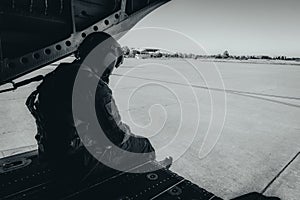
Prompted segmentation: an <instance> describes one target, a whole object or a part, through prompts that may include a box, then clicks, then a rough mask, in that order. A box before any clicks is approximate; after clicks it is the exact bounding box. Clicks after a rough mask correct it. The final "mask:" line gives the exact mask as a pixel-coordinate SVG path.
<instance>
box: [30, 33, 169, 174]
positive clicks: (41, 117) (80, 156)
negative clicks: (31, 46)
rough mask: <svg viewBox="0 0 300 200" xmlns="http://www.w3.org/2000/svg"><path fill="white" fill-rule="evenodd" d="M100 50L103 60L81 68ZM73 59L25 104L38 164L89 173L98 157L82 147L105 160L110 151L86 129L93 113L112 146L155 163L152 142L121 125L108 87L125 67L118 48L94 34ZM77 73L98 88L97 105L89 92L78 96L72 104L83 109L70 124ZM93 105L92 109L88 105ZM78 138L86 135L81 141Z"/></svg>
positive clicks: (110, 39)
mask: <svg viewBox="0 0 300 200" xmlns="http://www.w3.org/2000/svg"><path fill="white" fill-rule="evenodd" d="M99 45H100V46H101V47H100V49H101V54H99V55H97V57H96V62H95V63H94V66H88V65H85V64H83V62H84V60H85V59H86V57H87V56H88V55H89V54H90V52H91V51H92V50H93V49H94V48H96V47H97V46H99ZM75 56H76V60H75V61H74V62H72V63H62V64H60V65H59V66H58V67H57V68H56V69H55V70H54V71H53V72H51V73H49V74H48V75H47V76H46V77H45V78H44V81H43V82H42V83H41V85H39V86H38V87H37V90H36V91H34V92H33V93H32V94H31V95H30V97H29V98H28V100H27V106H28V108H29V110H30V111H31V113H32V114H33V115H34V117H35V118H36V123H37V128H38V131H37V132H38V133H37V135H36V140H37V142H38V150H39V156H40V159H41V160H42V161H47V162H50V163H52V164H54V165H57V164H58V163H60V164H61V163H66V162H68V163H70V162H76V164H78V163H80V164H81V165H82V166H83V167H85V168H93V166H95V165H96V163H97V164H99V162H98V161H97V160H96V159H95V158H96V157H97V156H96V155H91V153H90V152H88V151H87V148H86V147H87V146H88V145H89V144H91V146H92V147H93V148H94V146H96V147H95V148H97V149H100V150H99V151H97V152H98V153H99V154H100V155H99V156H103V154H104V153H105V152H106V151H107V150H109V148H111V146H108V145H107V144H104V145H103V144H102V141H99V137H98V134H97V133H95V132H94V130H95V129H93V127H94V125H92V124H91V123H90V118H89V116H88V115H90V112H93V108H95V111H96V115H97V119H98V122H99V124H100V125H101V128H102V130H103V132H104V134H105V135H106V137H107V138H108V139H109V140H110V141H111V142H112V144H114V145H116V146H117V147H119V148H121V149H123V150H126V151H129V152H133V153H147V154H146V155H147V158H145V160H147V159H148V160H153V159H155V150H154V148H153V146H152V145H151V143H150V141H149V140H148V139H147V138H143V137H139V136H136V135H134V134H133V133H132V132H131V130H130V128H129V126H128V125H126V124H125V123H123V122H122V121H121V117H120V114H119V112H118V109H117V106H116V103H115V101H114V99H113V96H112V91H111V89H110V88H109V86H108V83H109V77H110V75H111V73H112V71H113V70H114V68H118V67H119V66H120V65H121V64H122V63H123V55H122V49H121V47H120V45H119V44H118V42H117V41H116V40H115V39H114V38H113V37H111V36H110V35H108V34H106V33H103V32H101V33H93V34H91V35H89V36H88V37H87V38H86V39H85V40H84V41H83V42H82V44H81V45H80V47H79V48H78V51H77V52H76V53H75ZM96 65H97V66H96ZM79 73H80V74H81V75H83V76H84V77H85V78H86V80H85V81H86V82H93V81H94V82H95V83H96V85H97V87H96V94H95V99H92V98H91V96H90V93H91V92H92V91H90V89H89V88H85V89H84V90H81V91H80V92H82V93H81V94H80V95H79V96H80V97H79V99H78V98H77V99H76V101H77V105H76V106H79V107H84V108H83V110H82V112H80V115H79V116H76V118H74V116H73V110H72V109H73V106H74V103H73V104H72V102H74V99H72V98H73V97H74V94H73V90H74V88H73V87H74V84H75V81H76V77H77V76H78V74H79ZM93 100H95V105H92V103H93V102H94V101H93ZM78 132H89V134H86V135H84V136H82V135H80V136H81V137H79V134H78ZM94 136H95V137H94ZM100 138H101V137H100ZM83 144H84V145H83ZM95 148H94V149H95ZM95 152H96V151H95ZM110 155H114V154H110ZM109 159H111V160H112V161H113V160H114V158H109ZM124 159H126V158H124ZM119 160H122V159H119ZM171 163H172V158H171V157H170V158H166V159H165V160H163V161H161V164H162V165H163V166H165V167H170V166H171ZM80 164H79V165H80Z"/></svg>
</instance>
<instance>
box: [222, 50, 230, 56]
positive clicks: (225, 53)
mask: <svg viewBox="0 0 300 200" xmlns="http://www.w3.org/2000/svg"><path fill="white" fill-rule="evenodd" d="M222 57H223V58H229V57H230V54H229V52H228V51H227V50H226V51H224V53H223V56H222Z"/></svg>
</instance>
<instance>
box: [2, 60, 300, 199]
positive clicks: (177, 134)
mask: <svg viewBox="0 0 300 200" xmlns="http://www.w3.org/2000/svg"><path fill="white" fill-rule="evenodd" d="M71 60H72V58H67V59H65V60H64V61H65V62H70V61H71ZM57 64H58V63H54V64H52V65H51V66H47V67H45V68H43V69H40V70H38V71H36V72H33V73H32V74H29V75H27V76H25V77H23V78H28V77H31V76H34V75H37V74H46V73H48V72H50V71H51V70H53V69H54V68H55V66H57ZM299 77H300V67H299V66H289V65H272V64H251V63H226V62H225V63H212V62H205V61H198V60H182V59H144V60H137V59H125V61H124V64H123V66H122V67H120V68H119V69H117V70H116V71H115V72H114V74H113V76H112V79H111V83H110V86H111V88H112V89H113V95H114V97H115V100H116V102H117V105H118V108H119V110H120V112H121V116H122V119H123V121H124V122H125V123H127V124H128V125H129V126H130V127H131V129H132V132H133V133H135V134H137V135H142V136H145V137H148V138H150V140H151V142H152V143H153V145H154V147H155V148H156V150H157V157H158V159H163V158H164V157H165V156H167V155H170V156H173V158H174V163H173V165H172V167H171V170H173V171H175V172H177V173H179V174H180V175H182V176H183V177H185V178H186V179H189V180H191V181H192V182H194V183H196V184H198V185H199V186H200V187H203V188H205V189H206V190H208V191H210V192H213V193H215V194H216V195H217V196H220V197H222V198H224V199H230V198H233V197H236V196H239V195H242V194H245V193H248V192H253V191H257V192H264V194H266V195H273V196H278V197H280V198H282V199H283V200H299V199H300V156H299V155H298V153H299V152H300V147H299V142H300V123H299V122H300V87H299V86H300V82H299ZM23 78H22V79H23ZM37 85H38V84H37V83H32V84H30V85H27V86H24V87H23V88H20V89H18V90H16V91H14V92H9V93H4V94H0V121H1V126H0V157H5V156H9V155H13V154H16V153H20V152H23V151H28V150H32V149H35V148H36V143H35V140H34V135H35V133H36V127H35V122H34V119H33V118H32V116H31V115H30V113H29V111H27V109H26V107H25V101H26V98H27V96H28V95H29V94H30V93H31V92H32V91H33V90H34V89H35V87H36V86H37ZM6 87H9V85H5V86H1V87H0V90H1V89H4V88H6Z"/></svg>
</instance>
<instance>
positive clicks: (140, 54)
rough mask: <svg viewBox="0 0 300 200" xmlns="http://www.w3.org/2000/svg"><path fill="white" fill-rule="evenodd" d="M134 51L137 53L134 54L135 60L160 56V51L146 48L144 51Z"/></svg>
mask: <svg viewBox="0 0 300 200" xmlns="http://www.w3.org/2000/svg"><path fill="white" fill-rule="evenodd" d="M136 51H137V53H136V54H135V58H137V59H146V58H153V57H159V56H160V57H161V56H162V54H161V52H160V49H152V48H146V49H137V50H136Z"/></svg>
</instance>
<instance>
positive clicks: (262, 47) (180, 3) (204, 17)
mask: <svg viewBox="0 0 300 200" xmlns="http://www.w3.org/2000/svg"><path fill="white" fill-rule="evenodd" d="M120 43H121V44H122V45H127V46H130V47H158V48H163V49H167V50H169V51H174V52H185V53H196V54H219V53H221V54H222V53H223V52H224V51H225V50H228V51H229V53H230V54H232V55H270V56H279V55H285V56H290V57H300V0H172V1H171V2H169V3H167V4H166V5H163V6H162V7H160V8H158V9H157V10H155V11H154V12H152V13H151V14H149V15H148V16H146V17H145V18H144V19H143V20H141V21H140V22H139V23H138V24H137V25H136V26H135V27H134V29H132V30H131V31H130V32H129V33H128V34H127V35H125V36H124V37H123V38H122V39H121V40H120Z"/></svg>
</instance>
